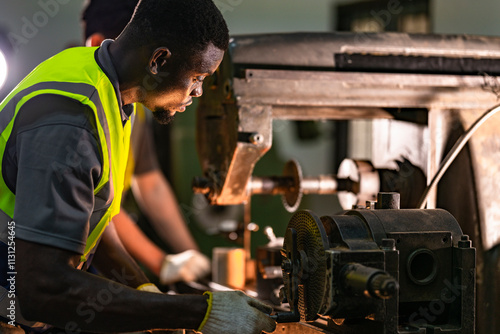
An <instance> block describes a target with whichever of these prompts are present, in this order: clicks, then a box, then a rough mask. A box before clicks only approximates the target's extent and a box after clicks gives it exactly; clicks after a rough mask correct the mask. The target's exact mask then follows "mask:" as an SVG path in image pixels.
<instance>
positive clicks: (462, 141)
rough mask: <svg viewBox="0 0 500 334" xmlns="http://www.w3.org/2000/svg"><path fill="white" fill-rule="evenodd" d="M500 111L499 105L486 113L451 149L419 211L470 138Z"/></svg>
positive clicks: (433, 179)
mask: <svg viewBox="0 0 500 334" xmlns="http://www.w3.org/2000/svg"><path fill="white" fill-rule="evenodd" d="M499 110H500V105H497V106H495V107H493V108H492V109H490V110H488V111H486V112H485V113H484V114H483V115H482V116H481V117H479V118H478V119H477V120H476V121H475V122H474V124H472V125H471V127H470V128H469V129H468V130H467V131H466V132H465V133H464V134H462V136H461V137H460V138H459V139H458V140H457V141H456V143H455V145H453V147H452V148H451V150H450V151H449V152H448V154H447V155H446V157H445V158H444V160H443V162H442V164H441V166H440V167H439V170H438V171H437V173H436V175H434V177H433V178H432V181H431V183H429V185H428V186H427V188H425V191H424V193H423V195H422V197H421V198H420V201H419V205H418V208H419V209H424V208H425V205H426V204H427V198H428V197H429V194H430V192H431V191H432V190H434V187H435V186H436V185H437V183H438V182H439V180H441V178H442V177H443V175H444V173H445V172H446V171H447V170H448V167H450V165H451V164H452V163H453V161H454V160H455V158H456V157H457V156H458V154H459V153H460V151H462V148H464V146H465V144H467V142H468V141H469V139H470V137H472V135H473V134H474V132H476V130H477V129H478V128H479V127H480V126H481V125H483V124H484V123H485V122H486V121H487V120H488V119H489V118H490V117H491V116H493V115H495V114H496V113H497V112H498V111H499Z"/></svg>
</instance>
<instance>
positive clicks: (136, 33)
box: [124, 0, 229, 51]
mask: <svg viewBox="0 0 500 334" xmlns="http://www.w3.org/2000/svg"><path fill="white" fill-rule="evenodd" d="M124 33H125V34H126V35H127V37H128V38H131V39H132V41H133V42H134V43H136V44H137V45H151V46H160V45H161V44H164V43H165V44H166V45H167V46H168V47H169V48H172V49H179V50H182V51H203V50H204V49H205V48H206V47H207V46H208V44H209V43H212V44H213V45H214V46H215V47H217V48H219V49H221V50H224V51H225V50H227V48H228V44H229V31H228V28H227V25H226V22H225V20H224V18H223V16H222V14H221V12H220V11H219V9H218V8H217V7H216V6H215V4H214V2H213V1H212V0H140V1H139V4H138V5H137V7H136V10H135V12H134V15H133V17H132V20H131V21H130V23H129V24H128V26H127V27H126V28H125V32H124Z"/></svg>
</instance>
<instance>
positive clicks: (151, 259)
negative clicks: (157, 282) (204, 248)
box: [99, 208, 166, 276]
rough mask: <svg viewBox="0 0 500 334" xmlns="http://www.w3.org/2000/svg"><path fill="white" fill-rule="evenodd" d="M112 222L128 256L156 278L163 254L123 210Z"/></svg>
mask: <svg viewBox="0 0 500 334" xmlns="http://www.w3.org/2000/svg"><path fill="white" fill-rule="evenodd" d="M113 221H114V225H115V227H116V232H117V234H118V236H119V238H120V240H121V241H122V242H123V244H124V245H125V248H126V249H127V251H128V252H129V253H130V255H132V256H133V257H134V258H135V259H137V261H139V262H140V263H142V264H143V265H144V266H146V267H147V268H148V269H149V270H151V272H152V273H154V274H155V275H157V276H158V275H159V274H160V269H161V265H162V262H163V259H164V258H165V255H166V254H165V252H164V251H163V250H161V249H160V248H159V247H158V246H156V244H155V243H153V242H152V241H151V240H150V239H149V238H148V237H147V236H146V235H145V234H144V233H143V232H142V230H141V229H140V228H139V227H138V226H137V225H136V223H135V222H134V221H133V220H132V218H130V216H129V215H128V214H127V212H126V211H125V209H123V208H121V210H120V213H119V214H118V215H116V216H115V217H113ZM99 247H100V246H99Z"/></svg>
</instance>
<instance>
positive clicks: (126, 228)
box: [82, 0, 210, 285]
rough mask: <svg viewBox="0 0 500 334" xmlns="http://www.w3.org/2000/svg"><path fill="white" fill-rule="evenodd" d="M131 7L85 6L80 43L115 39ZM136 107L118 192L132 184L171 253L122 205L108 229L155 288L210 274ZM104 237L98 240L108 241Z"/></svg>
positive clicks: (124, 1) (120, 2)
mask: <svg viewBox="0 0 500 334" xmlns="http://www.w3.org/2000/svg"><path fill="white" fill-rule="evenodd" d="M137 2H138V0H92V1H89V2H88V3H87V6H86V7H85V9H84V11H83V15H82V22H83V26H84V34H85V44H86V45H87V46H99V45H101V43H102V42H103V41H104V40H105V39H109V38H113V39H114V38H116V37H117V36H118V35H119V34H120V32H121V31H122V30H123V28H124V27H125V26H126V25H127V23H128V22H129V20H130V18H131V17H132V14H133V12H134V9H135V6H136V5H137ZM136 107H137V110H136V117H135V119H134V122H133V127H132V134H131V144H130V153H129V160H128V163H127V168H126V173H125V175H126V176H125V185H124V191H125V192H126V191H128V190H129V188H130V186H131V185H132V184H133V187H132V190H133V193H134V197H135V199H136V201H137V202H138V203H139V204H140V207H141V210H142V211H143V212H144V213H145V214H146V216H147V217H148V219H149V221H150V222H151V224H152V226H153V228H154V230H155V231H156V232H157V234H158V236H159V237H160V239H161V240H162V241H163V242H164V243H165V244H166V245H168V247H169V250H170V251H171V252H173V253H177V254H166V253H165V252H164V251H163V250H162V249H161V248H160V247H158V246H157V245H156V244H155V243H153V242H152V241H151V240H150V239H148V237H147V236H146V235H145V234H144V233H143V232H142V231H141V230H140V229H139V227H138V226H137V225H136V224H135V222H134V221H133V220H132V217H131V216H130V215H129V214H128V212H127V210H126V209H125V208H124V207H123V206H122V208H121V210H120V213H119V214H117V215H116V216H115V217H113V224H114V227H115V228H116V232H117V235H118V236H119V238H120V240H121V242H122V243H123V245H124V247H125V249H126V250H127V251H128V252H129V253H130V254H131V255H132V256H133V257H134V258H135V259H136V260H138V261H139V262H141V263H142V264H143V265H144V266H145V267H146V268H148V269H149V270H150V271H151V272H152V273H153V274H155V275H156V276H157V277H158V278H159V281H160V283H161V284H163V285H166V284H170V283H174V282H177V281H186V282H189V281H194V280H197V279H199V278H202V277H204V276H206V275H207V274H208V273H209V272H210V261H209V259H208V258H207V257H206V256H204V255H203V254H201V253H200V252H199V251H198V245H197V244H196V242H195V241H194V239H193V237H192V236H191V234H190V232H189V230H188V228H187V226H186V224H185V223H184V219H183V216H182V214H181V212H180V210H179V206H178V204H177V201H176V198H175V195H174V193H173V191H172V189H171V188H170V185H169V184H168V182H167V181H166V179H165V177H164V176H163V174H162V172H161V170H160V168H159V163H158V161H157V159H156V154H155V146H154V141H153V133H152V132H153V128H152V124H151V119H150V117H149V116H150V115H149V112H148V111H145V110H144V107H143V106H142V105H137V106H136ZM132 176H133V178H132ZM132 180H133V182H132ZM124 195H125V193H124ZM104 233H107V232H104ZM110 233H111V232H108V233H107V234H110ZM107 234H106V235H105V236H104V237H108V236H107ZM104 265H105V264H104Z"/></svg>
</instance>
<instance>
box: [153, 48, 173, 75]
mask: <svg viewBox="0 0 500 334" xmlns="http://www.w3.org/2000/svg"><path fill="white" fill-rule="evenodd" d="M171 56H172V53H171V52H170V50H169V49H168V48H166V47H159V48H157V49H156V50H154V51H153V54H152V55H151V58H150V59H149V71H150V72H151V73H152V74H158V73H159V72H160V70H161V68H162V67H163V66H165V64H166V63H167V61H168V59H169V58H170V57H171Z"/></svg>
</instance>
